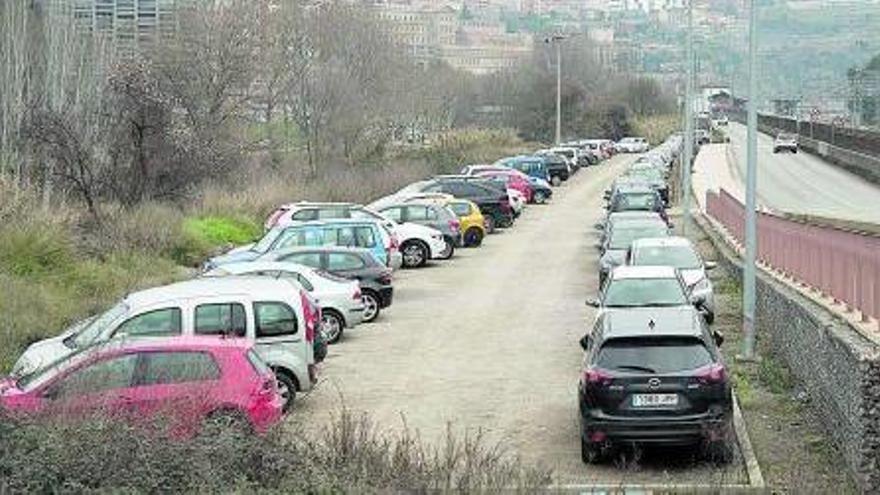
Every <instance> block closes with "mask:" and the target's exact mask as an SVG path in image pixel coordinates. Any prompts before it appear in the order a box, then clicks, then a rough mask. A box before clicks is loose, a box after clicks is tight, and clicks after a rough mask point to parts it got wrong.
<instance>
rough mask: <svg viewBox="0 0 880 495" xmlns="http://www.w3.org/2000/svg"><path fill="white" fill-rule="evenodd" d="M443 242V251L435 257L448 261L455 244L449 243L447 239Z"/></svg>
mask: <svg viewBox="0 0 880 495" xmlns="http://www.w3.org/2000/svg"><path fill="white" fill-rule="evenodd" d="M444 241H445V242H446V247H444V248H443V251H440V252H439V253H437V257H439V258H440V259H441V260H448V259H449V258H452V255H453V254H455V244H453V243H451V242H449V239H444Z"/></svg>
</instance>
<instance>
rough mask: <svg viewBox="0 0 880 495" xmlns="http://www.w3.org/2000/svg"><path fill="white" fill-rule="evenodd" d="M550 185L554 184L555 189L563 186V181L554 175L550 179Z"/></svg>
mask: <svg viewBox="0 0 880 495" xmlns="http://www.w3.org/2000/svg"><path fill="white" fill-rule="evenodd" d="M550 183H551V184H553V186H554V187H559V184H562V179H560V178H559V176H558V175H554V176H553V177H551V178H550Z"/></svg>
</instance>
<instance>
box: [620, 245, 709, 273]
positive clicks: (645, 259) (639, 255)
mask: <svg viewBox="0 0 880 495" xmlns="http://www.w3.org/2000/svg"><path fill="white" fill-rule="evenodd" d="M632 264H633V265H642V266H649V265H650V266H671V267H675V268H678V269H680V270H696V269H698V268H700V267H701V266H702V264H701V263H700V258H699V257H697V253H695V252H694V250H693V249H692V248H691V247H690V246H639V248H638V249H636V250H635V251H634V253H633V259H632Z"/></svg>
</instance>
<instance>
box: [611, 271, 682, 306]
mask: <svg viewBox="0 0 880 495" xmlns="http://www.w3.org/2000/svg"><path fill="white" fill-rule="evenodd" d="M686 304H687V296H686V295H685V293H684V289H683V288H682V286H681V283H679V281H678V279H677V278H623V279H614V278H612V279H611V281H610V282H609V283H608V287H606V289H605V297H604V300H603V306H605V307H609V308H634V307H644V306H655V307H656V306H683V305H686Z"/></svg>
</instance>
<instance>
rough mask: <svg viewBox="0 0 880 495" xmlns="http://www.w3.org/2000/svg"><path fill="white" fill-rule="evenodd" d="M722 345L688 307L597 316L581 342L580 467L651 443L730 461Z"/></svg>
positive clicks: (730, 435) (729, 415)
mask: <svg viewBox="0 0 880 495" xmlns="http://www.w3.org/2000/svg"><path fill="white" fill-rule="evenodd" d="M722 342H723V338H722V336H721V335H720V334H719V333H717V332H710V331H709V329H708V328H707V327H706V325H705V323H704V322H703V319H702V318H701V317H700V316H699V313H698V312H697V311H696V310H695V309H694V308H692V307H688V306H676V307H647V308H625V309H619V310H609V311H606V312H603V313H602V314H601V315H600V316H599V318H597V320H596V323H595V325H594V327H593V329H592V331H591V332H590V333H589V334H587V335H585V336H584V337H583V338H582V339H581V347H582V348H583V349H584V353H585V357H584V368H583V370H582V372H581V377H580V381H579V383H578V404H579V410H580V422H581V429H580V430H581V431H580V439H581V460H582V461H583V462H584V463H595V462H598V461H600V460H602V459H603V458H604V457H605V456H606V454H607V453H608V452H610V451H612V450H613V448H614V447H615V446H616V445H619V444H622V443H627V444H632V443H636V444H638V443H650V444H666V445H700V446H702V447H703V448H704V451H705V454H706V455H707V457H709V458H711V459H712V460H715V461H721V462H729V461H730V459H731V455H732V451H731V443H732V441H733V433H732V425H731V418H732V415H733V412H732V411H733V398H732V395H731V385H730V381H729V378H728V373H727V370H726V368H725V366H724V362H723V360H722V357H721V353H720V351H719V349H718V347H719V346H720V345H721V343H722Z"/></svg>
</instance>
